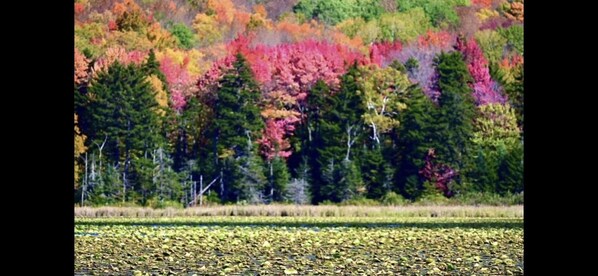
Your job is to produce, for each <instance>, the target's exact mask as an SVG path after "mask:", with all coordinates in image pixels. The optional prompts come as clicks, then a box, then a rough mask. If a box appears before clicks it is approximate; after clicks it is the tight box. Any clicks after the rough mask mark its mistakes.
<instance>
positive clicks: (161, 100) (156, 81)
mask: <svg viewBox="0 0 598 276" xmlns="http://www.w3.org/2000/svg"><path fill="white" fill-rule="evenodd" d="M147 80H148V82H149V83H150V84H151V86H152V87H153V88H154V90H155V91H156V102H158V106H159V108H157V109H156V113H157V114H158V115H160V116H164V115H166V111H165V110H166V109H167V108H168V94H167V93H166V91H165V90H164V84H163V83H162V81H161V80H160V78H158V76H156V75H149V76H148V77H147Z"/></svg>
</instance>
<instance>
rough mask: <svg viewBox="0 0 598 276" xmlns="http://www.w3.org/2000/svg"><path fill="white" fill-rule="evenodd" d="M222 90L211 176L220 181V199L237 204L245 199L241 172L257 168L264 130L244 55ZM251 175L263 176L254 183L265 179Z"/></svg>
mask: <svg viewBox="0 0 598 276" xmlns="http://www.w3.org/2000/svg"><path fill="white" fill-rule="evenodd" d="M219 87H220V90H219V91H218V95H217V99H216V102H215V106H214V119H213V122H212V124H211V126H210V128H209V130H208V135H209V137H210V139H211V142H210V143H211V145H210V147H211V150H212V152H211V154H210V155H211V156H210V158H211V160H212V163H213V164H212V175H213V176H215V177H216V176H218V174H219V175H220V177H221V179H220V183H219V184H220V185H219V187H218V189H219V192H220V195H221V199H222V200H225V201H234V200H239V199H242V198H245V197H246V196H245V195H243V194H242V193H243V192H242V188H241V187H243V183H241V182H242V181H243V179H242V178H241V177H239V176H240V175H241V173H242V172H241V168H245V169H248V168H249V167H255V165H254V163H255V161H257V159H256V158H255V157H254V156H257V145H256V141H257V138H259V135H260V134H261V132H262V129H263V128H264V122H263V120H262V117H261V115H260V108H259V97H260V91H259V89H258V87H257V84H256V82H255V80H254V79H253V75H252V72H251V68H250V67H249V65H248V64H247V62H246V60H245V58H244V57H243V56H242V55H241V54H237V56H236V60H235V62H234V64H233V68H231V69H230V70H228V71H227V72H226V73H225V75H224V76H223V77H222V79H221V80H220V81H219ZM248 145H251V146H248ZM254 145H255V146H254ZM239 158H245V160H239ZM252 173H258V174H259V173H261V174H262V175H261V176H259V177H254V178H253V181H257V182H261V181H262V180H261V179H265V178H264V177H263V171H262V172H258V171H255V172H252Z"/></svg>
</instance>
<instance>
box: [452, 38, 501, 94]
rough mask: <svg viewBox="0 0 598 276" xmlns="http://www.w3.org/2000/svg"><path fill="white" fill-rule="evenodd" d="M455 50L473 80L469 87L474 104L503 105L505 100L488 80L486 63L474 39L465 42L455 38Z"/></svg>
mask: <svg viewBox="0 0 598 276" xmlns="http://www.w3.org/2000/svg"><path fill="white" fill-rule="evenodd" d="M455 48H456V49H457V50H458V51H460V52H461V53H463V57H464V58H465V63H466V64H467V68H468V69H469V73H470V74H471V76H472V77H473V79H474V82H473V83H471V84H470V87H471V88H472V89H473V97H474V99H475V101H476V104H477V105H484V104H489V103H501V104H502V103H505V101H506V98H505V96H503V95H502V94H501V93H500V91H499V90H498V85H497V84H496V82H495V81H493V80H492V79H491V78H490V72H489V70H488V61H487V60H486V58H485V57H484V54H483V53H482V50H481V49H480V47H479V46H478V43H477V42H476V41H475V39H474V38H471V39H469V40H468V41H467V40H465V39H464V38H463V37H461V36H460V37H458V38H457V45H456V47H455Z"/></svg>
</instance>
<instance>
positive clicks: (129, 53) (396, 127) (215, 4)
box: [73, 0, 524, 207]
mask: <svg viewBox="0 0 598 276" xmlns="http://www.w3.org/2000/svg"><path fill="white" fill-rule="evenodd" d="M74 5H75V8H74V10H75V14H74V20H75V38H74V45H75V52H74V61H75V62H74V94H73V98H74V109H73V112H74V170H75V175H74V201H75V202H76V203H77V204H81V205H86V206H97V205H125V206H127V205H140V206H151V207H164V206H183V207H187V206H195V205H198V204H199V202H200V199H201V202H202V203H203V204H206V203H209V204H227V203H237V204H270V203H276V202H278V203H295V204H323V203H341V204H342V203H345V204H349V203H355V204H358V203H360V202H361V203H364V202H365V203H368V202H370V203H372V202H374V203H375V202H379V203H383V202H387V203H397V202H405V201H411V202H417V201H424V200H428V201H437V202H448V201H450V200H458V199H462V200H464V199H467V198H490V197H492V198H513V197H517V198H519V200H520V201H521V202H518V203H522V200H523V199H522V198H523V190H524V185H523V159H524V155H523V154H524V150H523V149H524V146H523V136H524V132H523V129H524V100H523V99H524V89H523V83H524V79H523V73H524V70H523V66H524V49H523V48H524V45H523V21H524V14H523V8H524V1H523V0H329V1H316V0H283V1H276V0H247V1H241V0H76V1H75V3H74Z"/></svg>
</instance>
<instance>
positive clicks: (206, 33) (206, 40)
mask: <svg viewBox="0 0 598 276" xmlns="http://www.w3.org/2000/svg"><path fill="white" fill-rule="evenodd" d="M219 26H221V25H220V24H219V23H218V21H217V20H216V18H215V16H210V15H206V14H204V13H198V14H197V15H196V16H195V19H194V20H193V30H195V33H196V34H197V38H198V41H199V44H200V45H202V46H207V45H210V44H213V43H215V42H217V41H219V40H221V39H222V32H221V29H220V28H219Z"/></svg>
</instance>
